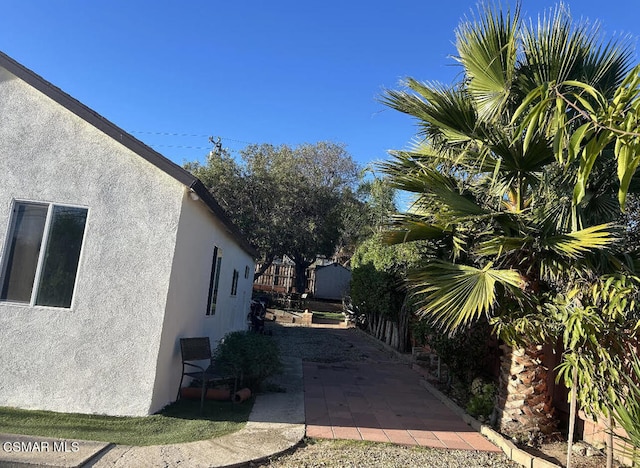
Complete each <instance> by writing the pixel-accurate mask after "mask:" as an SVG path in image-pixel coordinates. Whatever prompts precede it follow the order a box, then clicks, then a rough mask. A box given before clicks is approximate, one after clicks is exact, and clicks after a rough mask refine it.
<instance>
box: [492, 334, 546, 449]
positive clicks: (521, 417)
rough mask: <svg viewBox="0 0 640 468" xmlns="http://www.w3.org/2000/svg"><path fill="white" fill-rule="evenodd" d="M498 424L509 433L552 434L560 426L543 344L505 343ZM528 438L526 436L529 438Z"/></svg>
mask: <svg viewBox="0 0 640 468" xmlns="http://www.w3.org/2000/svg"><path fill="white" fill-rule="evenodd" d="M500 348H501V349H502V351H503V354H502V356H501V358H500V360H501V366H500V386H499V391H498V404H497V408H496V410H497V415H498V420H497V422H498V428H499V430H500V431H501V432H502V433H504V434H507V435H509V436H515V437H519V438H528V437H531V436H532V435H535V434H536V433H542V434H545V435H547V434H551V433H552V432H554V431H555V429H556V427H557V420H556V418H555V417H554V414H553V407H552V405H551V396H550V395H549V392H548V387H547V368H546V367H544V365H543V364H542V362H543V358H544V353H543V350H542V346H529V347H527V348H513V347H511V346H508V345H501V346H500ZM525 440H526V439H525Z"/></svg>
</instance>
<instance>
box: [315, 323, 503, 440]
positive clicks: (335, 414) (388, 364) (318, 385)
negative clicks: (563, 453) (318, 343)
mask: <svg viewBox="0 0 640 468" xmlns="http://www.w3.org/2000/svg"><path fill="white" fill-rule="evenodd" d="M344 333H345V337H348V339H349V340H350V341H351V342H352V344H353V345H354V346H357V347H358V348H359V349H360V350H361V351H362V353H363V355H364V356H366V358H365V360H364V361H358V362H339V363H333V364H331V363H327V364H325V363H315V362H305V363H303V371H304V390H305V394H304V402H305V415H306V423H307V436H308V437H316V438H326V439H351V440H368V441H374V442H392V443H396V444H404V445H420V446H425V447H437V448H447V449H462V450H482V451H489V452H501V450H500V449H499V448H498V447H496V446H495V445H494V444H492V443H491V442H489V441H488V440H487V439H485V438H484V437H483V436H482V435H480V434H479V433H478V432H476V431H475V430H473V429H472V428H471V427H470V426H469V425H467V424H466V423H465V422H464V421H463V420H462V419H461V418H460V417H459V416H457V415H456V414H455V413H453V412H452V411H451V410H450V409H449V408H447V407H446V406H445V405H444V404H443V403H441V402H440V401H439V400H438V399H436V397H434V396H433V395H432V394H431V393H429V391H428V390H426V389H425V388H423V387H422V386H421V385H420V383H419V382H420V379H421V376H420V375H418V374H417V373H416V372H414V371H412V370H411V369H410V368H409V367H408V365H407V364H406V363H404V362H401V361H399V360H397V359H396V358H394V357H391V356H389V354H387V353H385V352H384V351H382V350H381V349H379V348H377V347H376V346H375V345H373V344H372V343H371V341H370V340H368V339H367V338H366V337H363V336H359V335H358V334H357V333H355V332H354V331H353V330H352V331H348V330H345V332H344Z"/></svg>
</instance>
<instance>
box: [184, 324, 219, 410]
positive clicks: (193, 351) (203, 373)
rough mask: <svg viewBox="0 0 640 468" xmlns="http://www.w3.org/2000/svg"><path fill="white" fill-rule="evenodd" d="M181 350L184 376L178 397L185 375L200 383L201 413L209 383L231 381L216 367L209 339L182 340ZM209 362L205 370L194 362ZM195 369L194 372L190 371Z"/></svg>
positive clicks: (206, 337)
mask: <svg viewBox="0 0 640 468" xmlns="http://www.w3.org/2000/svg"><path fill="white" fill-rule="evenodd" d="M180 350H181V352H182V376H181V377H180V385H179V386H178V397H177V398H176V400H178V399H180V393H181V389H182V381H183V380H184V377H185V375H186V376H188V377H191V378H193V379H196V380H198V381H200V383H201V385H202V390H201V394H200V411H202V409H203V407H204V397H205V394H206V393H207V384H208V383H209V382H221V381H225V380H229V378H230V377H229V376H227V375H224V374H222V373H221V372H220V371H218V370H217V369H216V368H215V366H214V361H213V353H212V352H211V344H210V342H209V337H208V336H205V337H199V338H180ZM205 360H208V361H209V365H208V366H207V367H206V368H205V367H202V366H201V365H199V364H195V363H194V361H205ZM189 369H193V370H189Z"/></svg>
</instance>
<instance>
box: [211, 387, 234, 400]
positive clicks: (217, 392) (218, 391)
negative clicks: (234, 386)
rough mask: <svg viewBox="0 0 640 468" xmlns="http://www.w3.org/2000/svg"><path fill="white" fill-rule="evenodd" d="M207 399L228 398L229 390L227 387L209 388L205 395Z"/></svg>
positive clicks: (229, 395)
mask: <svg viewBox="0 0 640 468" xmlns="http://www.w3.org/2000/svg"><path fill="white" fill-rule="evenodd" d="M205 398H206V399H207V400H219V401H224V400H229V399H231V390H229V389H228V388H210V389H209V390H207V394H206V395H205Z"/></svg>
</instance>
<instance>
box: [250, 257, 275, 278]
mask: <svg viewBox="0 0 640 468" xmlns="http://www.w3.org/2000/svg"><path fill="white" fill-rule="evenodd" d="M267 258H268V259H269V260H265V261H264V262H262V263H261V264H260V268H258V270H257V271H256V272H255V273H254V275H253V281H255V280H257V279H258V278H260V277H261V276H262V275H264V272H265V271H267V270H268V269H269V267H270V266H271V264H272V263H273V256H271V257H267Z"/></svg>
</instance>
